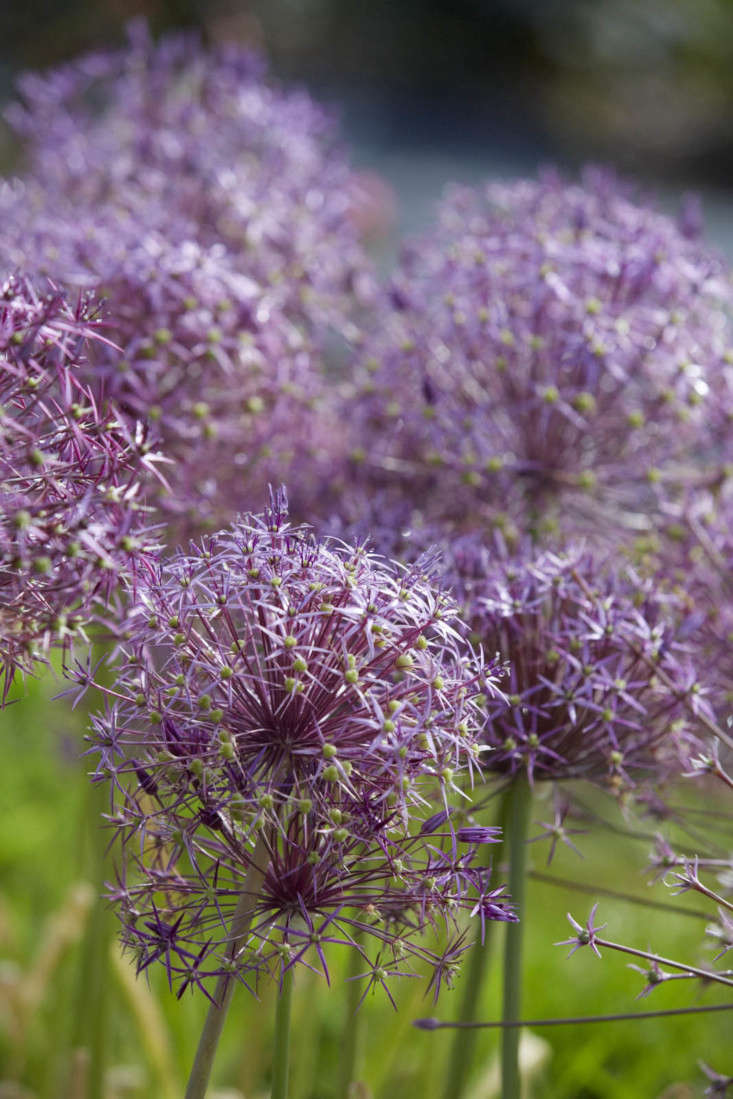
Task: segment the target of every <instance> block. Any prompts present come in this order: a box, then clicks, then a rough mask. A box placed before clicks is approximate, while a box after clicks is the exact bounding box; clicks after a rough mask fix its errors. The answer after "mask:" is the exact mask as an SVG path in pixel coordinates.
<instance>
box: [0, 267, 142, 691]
mask: <svg viewBox="0 0 733 1099" xmlns="http://www.w3.org/2000/svg"><path fill="white" fill-rule="evenodd" d="M93 318H94V307H93V305H92V304H91V303H89V302H85V301H83V300H82V301H80V302H79V303H78V304H77V305H76V306H73V305H72V304H71V303H70V301H69V300H67V299H65V298H64V296H63V294H62V293H61V292H59V291H58V290H56V289H54V288H50V289H49V288H48V287H47V288H45V289H42V288H41V287H40V286H36V285H34V284H33V283H32V282H30V281H28V280H25V279H8V280H7V281H6V282H5V283H4V284H3V285H2V286H1V287H0V604H1V605H2V606H1V609H0V674H1V675H2V677H3V691H2V697H3V700H4V698H5V697H6V695H7V690H8V688H9V686H10V683H11V681H12V678H13V675H14V672H15V671H16V669H18V668H20V669H23V670H29V669H30V668H31V667H32V666H33V663H34V661H35V660H37V659H39V658H43V656H44V655H45V654H46V653H47V652H48V650H49V649H50V648H51V647H52V646H61V647H62V648H65V647H66V646H67V645H68V644H69V643H70V641H71V639H73V637H74V636H75V635H76V634H77V633H78V632H79V631H80V630H81V629H82V628H83V626H84V624H85V623H86V622H87V621H88V620H89V619H90V618H92V617H94V615H95V613H96V612H95V605H96V604H98V603H100V604H102V610H103V611H104V607H103V604H104V603H105V602H106V601H107V600H108V599H109V598H110V597H111V595H112V592H113V590H114V589H115V587H116V585H117V584H118V583H119V580H120V577H121V575H128V576H129V577H132V578H135V577H136V576H138V575H139V574H140V573H141V572H144V571H145V570H146V569H147V568H148V567H149V565H150V560H151V557H150V555H151V552H152V549H153V548H154V547H152V546H151V539H150V532H149V531H148V530H147V529H146V518H147V516H146V512H145V509H144V508H143V507H142V506H141V504H140V490H141V485H142V483H143V482H144V480H145V479H146V478H147V476H148V475H149V473H150V472H151V469H152V463H153V459H154V457H155V456H154V455H153V453H152V452H151V451H150V450H149V448H148V445H147V442H146V440H145V437H144V434H143V433H141V432H137V433H135V434H131V433H130V432H129V431H128V430H127V429H126V428H125V427H124V426H123V425H122V424H121V423H120V422H119V420H118V419H117V417H116V414H115V412H114V410H113V409H111V408H109V407H105V408H102V407H100V406H99V405H97V403H96V402H95V399H94V396H93V395H92V393H91V392H90V391H89V390H88V389H87V388H86V387H85V386H84V385H83V384H82V381H81V377H83V376H84V373H85V367H86V363H87V359H88V356H89V355H90V353H91V345H92V344H94V343H96V342H99V339H100V337H99V332H98V326H97V324H96V322H95V321H94V319H93Z"/></svg>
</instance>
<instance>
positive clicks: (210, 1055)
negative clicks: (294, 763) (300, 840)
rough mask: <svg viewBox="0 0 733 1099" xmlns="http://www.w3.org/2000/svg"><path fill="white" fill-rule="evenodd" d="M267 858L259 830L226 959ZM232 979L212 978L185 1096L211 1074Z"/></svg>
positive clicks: (195, 1093) (200, 1092)
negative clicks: (210, 998) (211, 997)
mask: <svg viewBox="0 0 733 1099" xmlns="http://www.w3.org/2000/svg"><path fill="white" fill-rule="evenodd" d="M269 858H270V853H269V850H268V848H267V844H266V843H265V840H264V837H263V836H262V834H260V836H259V838H258V840H257V844H256V846H255V849H254V852H253V853H252V862H251V863H250V867H249V870H248V871H247V876H246V878H245V880H244V887H243V889H242V892H241V894H240V896H239V900H238V901H237V907H236V908H235V910H234V915H233V917H232V924H231V928H230V931H229V948H228V950H227V958H228V959H229V961H233V960H234V957H235V955H236V953H237V951H238V949H239V947H240V945H241V943H242V941H243V940H244V939H245V938H246V936H247V933H248V932H249V926H250V923H251V922H252V913H253V910H254V906H255V904H256V901H257V898H258V896H259V894H260V891H261V889H262V882H263V879H264V877H265V872H266V870H267V864H268V862H269ZM234 983H235V982H234V980H233V976H232V974H231V973H222V974H221V976H220V977H219V980H218V981H217V982H216V989H215V990H214V1002H213V1003H212V1004H210V1005H209V1010H208V1012H207V1013H206V1021H205V1023H204V1029H203V1030H202V1031H201V1037H200V1038H199V1044H198V1048H197V1049H196V1057H195V1058H194V1062H193V1068H192V1069H191V1075H190V1076H189V1079H188V1084H187V1086H186V1095H185V1099H205V1095H206V1088H207V1085H208V1083H209V1077H210V1076H211V1066H212V1065H213V1063H214V1056H215V1054H216V1047H217V1046H218V1044H219V1038H220V1037H221V1032H222V1029H223V1027H224V1020H225V1019H226V1015H227V1011H228V1010H229V1003H230V1001H231V998H232V993H233V991H234Z"/></svg>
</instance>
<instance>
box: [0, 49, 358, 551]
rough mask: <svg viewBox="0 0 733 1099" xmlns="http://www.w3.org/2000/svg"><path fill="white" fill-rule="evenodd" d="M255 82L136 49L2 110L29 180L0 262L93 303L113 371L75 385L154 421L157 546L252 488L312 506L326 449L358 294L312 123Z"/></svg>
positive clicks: (348, 234) (189, 53) (244, 500)
mask: <svg viewBox="0 0 733 1099" xmlns="http://www.w3.org/2000/svg"><path fill="white" fill-rule="evenodd" d="M260 68H261V67H260V66H259V64H258V63H257V62H256V60H254V59H253V58H252V57H251V56H250V55H249V54H240V53H238V52H237V51H235V50H231V49H227V50H224V51H218V52H217V51H215V52H213V53H212V54H210V55H208V54H206V53H204V52H202V50H201V49H200V47H199V46H198V45H196V43H195V42H194V41H193V40H188V39H185V38H181V39H177V38H176V39H171V40H168V41H165V42H163V43H161V44H160V45H159V46H153V45H152V44H151V42H150V41H149V40H148V39H147V37H146V35H145V34H144V33H138V34H137V36H136V37H135V36H133V41H132V44H131V46H130V47H129V49H128V50H125V51H122V52H120V53H115V54H109V55H108V54H104V55H99V56H96V55H95V56H92V57H88V58H85V59H82V60H80V61H78V62H75V63H73V64H72V65H71V66H69V67H67V68H65V69H62V70H60V71H59V72H56V73H52V74H51V75H50V76H48V77H43V78H41V77H35V76H33V77H28V78H26V80H25V81H24V83H23V89H24V93H25V98H26V107H25V109H21V108H20V107H17V106H16V109H15V111H13V112H11V114H12V115H13V117H14V119H15V121H16V123H17V124H18V125H19V126H20V127H21V129H22V130H23V131H24V132H25V133H26V134H27V137H28V139H29V141H30V143H31V149H30V151H31V153H32V156H31V169H32V170H31V172H30V173H29V174H28V176H27V177H26V178H25V179H24V180H23V181H16V182H15V183H7V184H6V185H5V186H4V188H3V189H2V191H1V192H0V210H2V216H3V220H4V223H5V224H6V227H7V231H6V232H5V233H4V234H3V240H2V242H0V258H4V260H5V262H6V263H7V264H9V265H10V266H20V267H22V268H23V269H24V270H40V271H42V272H43V273H46V274H49V275H51V276H52V277H54V278H59V279H61V280H63V281H64V282H65V283H66V284H70V285H75V286H82V287H85V288H86V287H91V288H93V289H94V290H95V291H96V293H98V294H99V295H100V297H102V298H103V299H104V301H105V308H106V319H107V321H108V324H109V328H108V336H109V338H110V340H112V341H113V342H115V343H116V344H118V345H119V346H120V347H121V348H122V350H123V356H122V358H121V359H120V356H119V355H116V354H110V355H104V354H103V353H102V348H100V351H99V353H98V354H97V355H96V357H95V360H94V362H93V364H91V374H90V376H89V378H88V379H87V380H88V382H89V384H90V386H91V387H92V388H93V390H94V392H95V393H97V394H104V396H105V397H108V398H112V399H114V400H115V401H116V402H117V404H118V406H119V408H120V410H121V411H122V412H123V413H125V414H127V415H129V416H131V417H132V418H133V419H135V418H137V417H139V416H140V415H144V416H146V417H149V418H150V420H151V421H153V422H154V425H155V430H156V432H157V433H158V437H159V438H160V441H161V445H162V446H163V447H164V448H165V451H166V454H167V456H168V457H170V458H171V459H172V460H173V462H174V465H173V467H172V468H171V469H170V470H169V476H168V481H169V491H168V493H166V494H164V495H162V496H161V500H160V502H161V506H162V507H163V508H164V510H165V512H166V517H167V519H168V522H169V526H170V528H171V530H170V535H171V538H172V539H175V538H185V537H187V536H189V535H195V534H197V533H199V532H200V531H201V530H202V529H207V528H212V527H213V528H216V527H218V526H220V525H221V524H222V523H225V522H228V521H229V519H230V518H231V516H232V515H233V514H236V513H237V512H238V511H240V510H241V509H243V508H246V507H251V506H253V505H254V504H255V502H256V501H259V500H260V499H261V498H262V493H263V491H264V486H265V485H266V484H267V483H268V481H270V480H279V479H282V478H284V477H287V479H288V480H289V482H290V484H291V492H292V495H293V497H294V504H295V506H296V507H299V508H300V509H301V510H305V509H306V506H307V503H306V501H307V499H308V497H309V496H311V495H312V494H313V493H314V492H316V491H318V492H320V491H321V488H322V485H323V484H324V482H326V481H327V473H328V469H329V468H331V467H332V466H333V464H334V461H335V459H334V454H335V453H336V452H337V451H338V440H339V432H338V431H335V430H334V429H333V424H334V422H336V417H335V415H333V414H331V413H330V411H329V410H330V407H331V398H330V395H329V394H330V389H331V388H332V387H331V386H330V383H329V382H328V381H327V380H326V379H325V376H324V367H325V364H326V360H327V359H328V357H329V355H331V354H332V351H333V349H334V348H335V342H334V332H337V333H338V339H339V340H341V341H343V339H344V338H346V339H351V338H356V334H357V329H356V327H355V324H354V319H355V315H356V310H357V304H358V302H359V301H360V300H361V299H362V297H364V298H366V297H368V285H369V281H370V280H369V277H368V275H367V272H366V267H367V265H366V263H365V260H364V256H363V253H362V251H361V249H360V246H359V244H358V241H357V238H356V231H355V229H354V227H353V225H352V224H351V221H350V216H349V202H348V196H347V192H348V190H349V180H350V175H349V170H348V167H347V165H346V162H345V160H344V158H343V157H342V155H341V153H340V152H339V150H338V149H337V148H335V146H334V145H333V140H332V134H331V127H330V123H329V122H328V121H327V119H326V117H325V116H324V115H323V114H322V112H321V111H320V110H319V109H318V108H317V107H315V106H314V105H313V103H312V102H311V101H310V99H308V97H307V96H305V95H285V94H284V93H281V92H279V91H277V90H274V89H273V88H271V87H270V86H269V85H268V84H267V82H266V81H265V80H264V78H263V76H262V73H261V71H260ZM92 93H93V94H92ZM90 98H91V99H93V101H94V104H95V109H91V108H90V106H89V101H90ZM59 142H62V144H63V155H61V154H60V152H59ZM327 424H328V425H329V426H328V429H326V425H327Z"/></svg>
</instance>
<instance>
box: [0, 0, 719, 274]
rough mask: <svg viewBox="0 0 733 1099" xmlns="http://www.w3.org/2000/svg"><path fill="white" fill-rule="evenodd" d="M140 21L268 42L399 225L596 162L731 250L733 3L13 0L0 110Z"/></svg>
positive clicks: (1, 64) (6, 0)
mask: <svg viewBox="0 0 733 1099" xmlns="http://www.w3.org/2000/svg"><path fill="white" fill-rule="evenodd" d="M140 15H143V16H145V17H146V18H147V19H148V21H149V23H150V25H151V27H152V29H153V31H154V32H155V33H160V32H163V31H165V30H167V29H171V28H174V27H197V28H199V29H200V30H201V32H202V33H203V34H204V36H206V37H208V38H209V39H210V40H218V39H236V40H240V41H246V42H249V43H254V44H257V45H259V46H261V47H262V48H263V49H264V50H265V52H266V53H267V54H268V55H269V57H270V60H271V65H272V68H273V71H274V72H275V73H276V74H277V75H278V76H279V77H281V78H283V79H284V80H287V81H291V82H292V81H295V82H298V83H303V84H305V85H307V86H308V87H309V88H310V89H311V90H312V91H313V92H314V94H316V95H317V96H319V97H320V98H321V99H324V100H325V101H327V102H329V103H331V104H333V105H334V106H335V107H336V108H337V110H338V111H339V112H340V114H341V117H342V121H343V127H344V133H345V137H346V139H347V141H348V142H349V143H350V145H351V147H352V150H353V157H354V160H355V162H356V163H357V164H358V165H359V166H361V167H363V168H364V169H367V170H373V171H376V172H378V173H380V174H381V175H382V176H384V177H385V178H386V179H387V180H388V182H389V183H390V185H391V186H392V188H393V189H394V191H395V192H396V194H397V196H398V203H399V205H398V210H399V213H398V227H399V229H400V230H403V231H404V230H407V231H410V230H412V229H416V228H419V227H420V226H422V225H423V224H424V223H425V221H426V220H427V218H428V217H429V212H430V208H431V206H432V204H433V202H434V200H435V199H436V198H437V197H438V195H439V194H440V192H441V190H442V188H443V186H444V184H445V183H446V182H447V181H449V180H451V179H459V180H462V181H466V182H474V181H477V180H478V179H480V178H482V177H483V176H488V175H491V176H504V177H506V176H511V175H517V174H521V173H528V172H532V171H534V170H535V169H536V168H537V167H538V166H539V165H540V164H542V163H547V162H553V163H557V164H559V165H560V166H562V167H565V168H568V169H571V170H572V169H573V168H575V167H577V166H578V165H579V164H580V163H582V162H583V161H586V160H596V161H603V162H607V163H611V164H614V165H616V166H617V167H618V168H619V169H621V170H622V171H624V172H625V173H628V174H633V175H635V176H637V177H639V178H641V179H642V180H643V181H644V182H645V183H647V184H648V185H650V186H651V188H652V189H653V190H654V191H656V192H657V193H658V194H660V196H661V199H662V201H663V202H665V201H667V202H671V201H673V200H674V199H675V197H677V196H679V194H680V193H681V192H682V191H684V190H689V189H693V190H696V191H698V192H701V193H702V195H703V198H704V200H705V208H706V214H707V222H708V230H709V235H710V236H711V237H712V238H713V239H716V240H718V241H719V243H720V245H721V246H722V247H725V248H726V249H727V250H728V251H729V252H731V253H732V254H733V224H732V222H733V217H731V211H733V203H732V201H731V199H732V197H733V187H732V186H731V177H732V169H733V122H732V119H733V3H732V2H731V0H363V2H358V0H105V2H104V3H101V2H100V0H57V2H56V3H53V2H52V0H0V99H3V98H6V97H7V96H8V95H10V94H11V90H12V82H13V77H14V74H15V73H17V72H18V71H19V70H22V69H24V68H43V67H45V66H47V65H51V64H54V63H56V62H58V61H61V60H64V59H66V58H69V57H72V56H73V55H74V54H76V53H78V52H80V51H82V50H85V49H89V48H92V47H99V46H104V45H111V44H114V43H119V42H121V41H122V40H123V38H124V26H125V24H126V22H127V21H128V20H129V19H130V18H132V17H134V16H140ZM3 140H4V143H5V147H4V158H5V160H6V162H7V161H8V160H9V158H10V156H11V153H12V148H11V146H10V145H9V143H8V135H7V134H5V135H4V138H3Z"/></svg>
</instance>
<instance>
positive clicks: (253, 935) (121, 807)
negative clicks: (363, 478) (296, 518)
mask: <svg viewBox="0 0 733 1099" xmlns="http://www.w3.org/2000/svg"><path fill="white" fill-rule="evenodd" d="M138 599H139V602H138V605H137V608H136V609H135V610H134V612H133V613H132V615H131V617H130V621H129V624H128V636H129V641H128V642H126V643H125V644H124V646H123V647H122V649H121V651H120V655H119V660H118V664H119V669H120V670H119V677H118V679H117V680H116V682H115V685H114V687H113V688H111V689H109V690H107V691H106V694H107V696H108V708H107V712H106V713H105V714H104V715H102V716H98V717H96V718H95V719H94V730H95V731H94V735H93V741H94V744H95V747H96V749H97V750H98V752H99V754H100V762H99V766H98V769H97V777H98V779H100V780H103V779H104V780H108V781H109V782H110V787H111V794H112V800H113V809H112V812H111V815H110V821H111V823H112V824H113V825H114V826H115V828H116V829H117V832H118V834H119V835H120V836H121V838H122V840H123V856H124V861H123V865H122V868H121V870H120V878H119V883H118V887H117V888H116V889H115V890H114V897H113V899H114V900H115V901H116V903H117V908H118V912H119V915H120V918H121V920H122V923H123V927H124V931H123V936H124V940H125V942H126V943H127V944H128V945H129V946H131V947H132V948H133V949H134V950H135V952H136V953H137V956H138V962H139V966H140V967H141V968H144V967H145V966H147V965H148V964H149V963H150V962H151V961H153V960H155V959H157V958H160V957H165V961H166V966H167V969H168V975H169V978H170V980H171V981H173V980H175V981H181V982H182V983H183V987H185V986H187V985H188V984H190V983H192V982H194V983H197V984H201V983H202V982H205V979H206V978H208V977H210V976H213V975H214V974H217V973H220V972H221V971H222V968H223V967H224V966H225V965H226V947H227V945H228V936H229V924H230V921H231V916H232V911H233V910H234V906H235V904H236V902H237V899H238V897H239V895H240V893H241V892H242V889H243V887H244V886H243V883H244V881H245V878H246V875H247V872H248V869H249V868H250V867H251V864H252V862H253V859H254V858H255V856H254V854H253V850H254V846H255V840H257V839H258V837H259V843H260V844H261V843H263V842H264V844H265V846H266V852H267V853H266V857H265V861H266V864H267V865H266V866H262V867H261V869H262V870H263V871H264V880H263V885H262V889H261V891H260V893H259V895H258V896H257V898H256V899H254V898H253V919H252V924H251V931H250V935H249V939H248V940H247V942H246V943H245V945H244V946H243V947H242V949H241V951H240V952H239V955H238V957H237V960H236V968H237V973H238V975H239V976H240V977H241V978H242V979H243V980H245V981H246V980H249V979H250V978H254V977H255V976H256V974H257V972H258V971H261V970H265V969H268V968H270V967H272V966H273V965H276V964H280V963H281V962H283V961H284V962H285V963H286V964H295V963H296V962H300V961H301V960H304V961H309V960H310V959H311V958H313V959H314V960H315V961H316V963H318V960H319V959H320V961H321V964H322V965H324V967H325V958H324V956H323V954H322V944H323V943H325V942H327V941H332V942H337V943H342V944H346V945H349V944H351V945H354V946H355V949H357V950H359V952H360V953H361V954H362V956H363V958H364V960H365V963H367V964H368V965H369V966H371V967H372V969H371V970H370V972H372V971H373V972H374V973H380V972H381V973H385V972H387V971H389V974H392V973H394V972H396V971H400V972H404V971H405V970H404V967H405V965H406V964H407V962H408V961H409V959H411V958H412V959H413V960H414V959H415V958H423V959H427V960H428V961H429V962H432V964H433V965H434V966H440V965H442V964H445V961H446V958H448V957H451V956H452V952H453V947H452V946H451V945H450V943H449V946H448V947H447V948H446V950H447V952H448V953H447V954H445V955H435V954H434V953H432V952H431V951H430V950H429V949H427V948H426V947H423V946H421V945H420V943H419V941H417V940H418V939H419V934H420V932H421V931H422V930H423V929H424V928H425V927H426V926H427V925H437V924H443V925H446V924H447V925H449V926H451V925H452V924H453V915H454V913H455V914H457V913H458V912H459V911H461V910H463V909H465V910H467V911H469V912H475V913H476V914H480V915H481V918H482V921H483V920H485V919H497V918H503V919H511V918H513V917H512V913H511V909H510V908H509V907H507V904H506V901H505V900H503V899H502V896H501V891H498V892H497V891H495V890H493V889H490V888H489V874H488V872H487V871H486V870H485V869H481V868H477V867H474V866H473V865H472V857H473V854H474V850H475V844H476V843H477V842H479V841H481V840H486V839H487V838H488V839H490V838H493V837H488V836H486V835H485V834H483V833H482V834H481V835H480V836H478V834H476V833H474V832H473V831H471V833H470V834H469V835H467V836H465V837H464V836H461V835H460V834H459V833H458V832H457V831H455V830H454V828H453V827H452V825H451V812H450V808H451V802H453V801H454V800H458V801H459V803H462V804H463V805H464V806H467V805H468V804H469V799H468V796H467V794H466V793H465V792H464V787H465V786H466V785H467V784H468V785H470V780H471V776H472V774H473V772H474V771H475V769H476V766H477V762H478V755H479V752H480V748H479V744H478V740H477V735H478V732H479V728H480V726H479V721H478V719H479V705H480V704H483V703H485V701H486V699H487V698H492V697H494V696H495V695H496V694H497V693H498V692H497V688H496V685H495V680H496V674H495V668H494V667H493V666H482V665H481V664H480V663H479V662H478V661H477V660H476V659H475V658H474V656H473V655H472V654H471V652H470V650H468V649H466V648H464V647H462V645H461V644H460V641H459V635H458V633H457V630H456V622H455V608H454V606H453V604H452V602H451V601H450V599H449V598H448V597H447V596H445V595H444V594H443V593H442V592H440V591H439V590H438V589H436V588H435V586H434V585H433V584H432V583H431V582H430V580H429V579H428V578H427V577H426V576H425V575H424V574H423V573H421V572H420V571H419V570H418V569H417V568H413V569H408V570H402V571H398V569H397V568H395V567H393V566H390V565H387V564H385V563H384V562H382V561H381V560H380V559H377V558H375V557H373V556H371V555H370V554H368V553H367V552H366V550H365V549H364V548H363V547H356V548H354V547H350V546H347V545H345V544H344V543H340V542H336V541H322V542H318V541H315V540H314V539H313V537H312V535H311V534H310V532H309V530H308V529H307V528H290V527H289V525H288V524H287V522H286V513H285V508H284V506H283V501H282V498H277V499H276V500H275V501H274V504H273V506H272V507H271V508H270V510H269V511H268V512H266V513H265V515H264V516H263V517H259V516H255V517H251V516H250V517H247V518H246V519H243V520H240V521H238V522H237V523H236V524H235V525H234V526H233V527H232V528H231V529H230V530H226V531H222V532H220V533H219V534H217V535H214V536H213V537H211V538H206V539H204V541H203V543H202V544H201V546H200V547H194V548H192V549H191V551H190V552H189V553H187V554H184V553H178V554H176V555H174V556H173V557H172V558H171V559H170V560H169V561H167V562H166V564H165V566H163V567H161V568H160V569H159V570H158V571H157V572H156V573H155V574H154V575H153V576H152V577H151V579H150V581H149V582H148V583H146V584H144V585H143V584H141V585H139V587H138ZM436 804H437V807H438V808H439V810H440V817H439V818H436V817H435V809H436ZM459 817H460V814H459ZM436 820H437V821H438V823H437V825H436V824H435V821H436ZM426 821H427V822H428V830H427V832H426V831H425V830H424V824H425V822H426ZM462 842H466V843H468V844H469V845H470V847H469V849H468V850H467V851H464V852H463V853H461V852H460V850H459V843H462ZM357 932H359V933H362V932H363V933H364V936H365V940H364V943H363V944H362V945H356V944H355V943H354V939H355V936H356V934H357ZM367 943H368V944H369V946H368V947H367V945H366V944H367ZM371 951H374V952H376V953H372V952H371ZM376 979H377V981H378V983H381V978H376Z"/></svg>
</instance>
